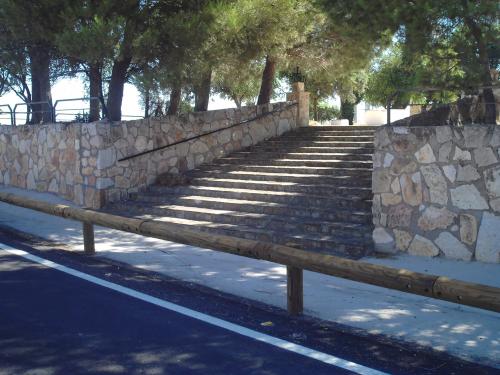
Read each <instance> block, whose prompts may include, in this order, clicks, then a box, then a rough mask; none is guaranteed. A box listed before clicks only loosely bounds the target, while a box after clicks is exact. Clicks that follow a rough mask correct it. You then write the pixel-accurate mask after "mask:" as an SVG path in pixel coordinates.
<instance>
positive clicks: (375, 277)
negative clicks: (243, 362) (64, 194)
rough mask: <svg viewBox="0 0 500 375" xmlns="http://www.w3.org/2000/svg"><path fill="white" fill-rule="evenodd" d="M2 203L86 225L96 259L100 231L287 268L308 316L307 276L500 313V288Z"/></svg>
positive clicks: (156, 225)
mask: <svg viewBox="0 0 500 375" xmlns="http://www.w3.org/2000/svg"><path fill="white" fill-rule="evenodd" d="M0 202H4V203H7V204H11V205H15V206H19V207H24V208H27V209H30V210H36V211H39V212H43V213H46V214H49V215H54V216H59V217H62V218H65V219H70V220H75V221H79V222H82V223H83V242H84V251H85V253H86V254H88V255H93V254H95V238H94V227H93V226H94V225H100V226H103V227H106V228H111V229H116V230H120V231H123V232H129V233H135V234H140V235H142V236H145V237H152V238H158V239H162V240H166V241H172V242H176V243H180V244H185V245H190V246H197V247H201V248H205V249H212V250H215V251H220V252H223V253H229V254H234V255H238V256H243V257H247V258H253V259H259V260H266V261H269V262H273V263H278V264H282V265H285V266H286V267H287V307H288V311H289V313H290V314H300V313H302V311H303V270H308V271H312V272H317V273H321V274H324V275H330V276H335V277H340V278H344V279H348V280H352V281H357V282H361V283H365V284H370V285H375V286H379V287H383V288H387V289H393V290H397V291H401V292H405V293H410V294H416V295H421V296H425V297H429V298H435V299H439V300H444V301H449V302H454V303H457V304H460V305H466V306H472V307H477V308H481V309H485V310H490V311H495V312H500V288H497V287H494V286H489V285H482V284H474V283H470V282H466V281H461V280H455V279H450V278H448V277H444V276H437V275H431V274H424V273H419V272H414V271H409V270H406V269H400V268H393V267H387V266H381V265H377V264H372V263H368V262H363V261H358V260H351V259H346V258H341V257H338V256H334V255H327V254H320V253H314V252H310V251H305V250H301V249H297V248H294V247H289V246H284V245H276V244H272V243H267V242H261V241H255V240H248V239H243V238H236V237H230V236H223V235H216V234H211V233H207V232H201V231H196V230H192V229H187V228H185V227H182V226H180V225H178V224H173V223H168V222H161V221H156V220H151V219H137V218H128V217H122V216H117V215H112V214H107V213H104V212H99V211H93V210H89V209H82V208H76V207H70V206H66V205H62V204H52V203H48V202H43V201H36V200H33V199H30V198H26V197H22V196H18V195H15V194H11V193H4V192H0Z"/></svg>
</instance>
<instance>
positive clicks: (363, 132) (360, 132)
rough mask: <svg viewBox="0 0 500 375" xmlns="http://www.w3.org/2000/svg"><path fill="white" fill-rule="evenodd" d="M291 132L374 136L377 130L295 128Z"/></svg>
mask: <svg viewBox="0 0 500 375" xmlns="http://www.w3.org/2000/svg"><path fill="white" fill-rule="evenodd" d="M289 134H306V135H308V134H317V135H351V136H352V135H364V136H371V137H373V136H374V135H375V132H374V131H373V130H356V131H349V130H315V131H307V130H301V129H299V130H295V131H293V132H290V133H289Z"/></svg>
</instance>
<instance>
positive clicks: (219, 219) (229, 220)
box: [122, 202, 372, 240]
mask: <svg viewBox="0 0 500 375" xmlns="http://www.w3.org/2000/svg"><path fill="white" fill-rule="evenodd" d="M131 204H132V205H128V206H127V209H128V212H129V213H132V214H134V213H139V214H141V215H143V214H152V212H153V211H152V210H151V207H150V206H140V205H134V204H133V202H131ZM124 208H125V207H123V206H122V210H123V209H124ZM155 212H158V213H159V214H160V215H161V216H157V217H173V218H180V219H188V220H198V221H205V222H213V223H220V224H238V225H246V226H251V227H255V228H260V229H265V228H268V229H270V230H277V231H280V230H281V231H286V232H289V233H302V232H304V233H318V234H324V235H339V236H343V237H353V238H358V239H365V240H366V239H368V240H370V239H371V233H372V225H368V224H356V223H344V222H335V221H322V220H319V219H312V218H302V217H294V216H278V215H266V214H257V213H248V212H238V211H224V210H214V209H209V208H200V207H189V206H169V207H168V208H166V207H163V208H161V209H158V211H155Z"/></svg>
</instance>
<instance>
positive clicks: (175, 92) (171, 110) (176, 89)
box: [167, 85, 182, 115]
mask: <svg viewBox="0 0 500 375" xmlns="http://www.w3.org/2000/svg"><path fill="white" fill-rule="evenodd" d="M181 95H182V90H181V87H180V85H174V86H173V87H172V91H171V92H170V103H169V105H168V111H167V115H176V114H177V113H178V112H179V105H180V104H181Z"/></svg>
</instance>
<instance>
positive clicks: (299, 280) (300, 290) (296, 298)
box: [286, 266, 304, 315]
mask: <svg viewBox="0 0 500 375" xmlns="http://www.w3.org/2000/svg"><path fill="white" fill-rule="evenodd" d="M286 277H287V283H286V289H287V308H288V313H289V314H290V315H299V314H302V312H303V310H304V283H303V270H302V269H301V268H297V267H291V266H287V267H286Z"/></svg>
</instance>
